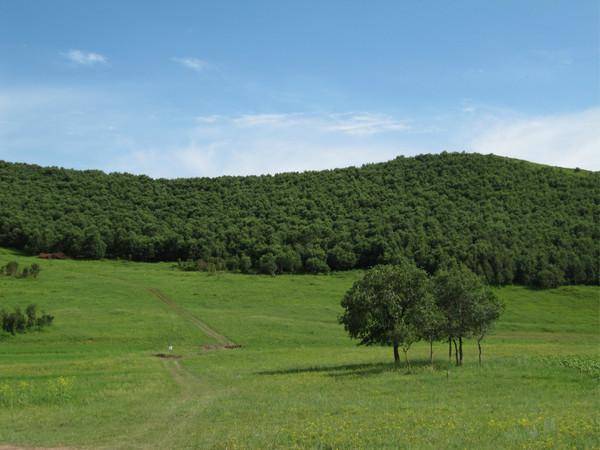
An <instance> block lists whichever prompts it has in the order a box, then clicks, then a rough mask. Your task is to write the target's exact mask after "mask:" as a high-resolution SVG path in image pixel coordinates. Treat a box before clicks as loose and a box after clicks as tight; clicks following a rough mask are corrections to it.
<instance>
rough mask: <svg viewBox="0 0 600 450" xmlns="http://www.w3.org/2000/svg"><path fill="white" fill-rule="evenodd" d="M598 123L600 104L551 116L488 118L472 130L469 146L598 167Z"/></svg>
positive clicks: (565, 164)
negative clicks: (484, 123)
mask: <svg viewBox="0 0 600 450" xmlns="http://www.w3.org/2000/svg"><path fill="white" fill-rule="evenodd" d="M598 124H600V108H592V109H588V110H586V111H581V112H575V113H571V114H562V115H553V116H540V117H525V118H518V117H513V118H496V119H492V120H489V119H488V123H487V125H486V126H483V127H482V128H480V129H479V130H478V131H474V130H473V135H472V137H471V139H470V144H469V149H470V150H472V151H475V152H478V153H493V154H495V155H502V156H508V157H511V158H518V159H525V160H528V161H532V162H537V163H540V164H548V165H553V166H560V167H568V168H575V167H580V168H582V169H587V170H600V151H599V149H600V127H599V126H598ZM479 126H481V124H479V125H478V128H479Z"/></svg>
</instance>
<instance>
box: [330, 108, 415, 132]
mask: <svg viewBox="0 0 600 450" xmlns="http://www.w3.org/2000/svg"><path fill="white" fill-rule="evenodd" d="M332 118H333V122H334V123H333V124H331V125H329V126H328V129H329V130H330V131H336V132H341V133H345V134H351V135H362V136H367V135H372V134H377V133H386V132H390V131H405V130H408V129H409V128H410V126H408V125H407V124H405V123H403V122H400V121H398V120H397V119H395V118H394V117H390V116H388V115H385V114H375V113H358V114H356V113H350V114H339V115H335V116H333V117H332Z"/></svg>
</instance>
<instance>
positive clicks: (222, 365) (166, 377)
mask: <svg viewBox="0 0 600 450" xmlns="http://www.w3.org/2000/svg"><path fill="white" fill-rule="evenodd" d="M10 260H17V261H19V262H20V263H21V264H26V265H30V264H31V263H33V262H38V263H39V264H40V265H41V267H42V271H41V274H40V277H39V278H38V279H12V278H7V277H2V278H0V305H3V306H6V307H10V308H12V307H13V306H14V305H23V306H25V305H26V304H27V303H29V302H35V303H37V304H38V306H39V307H40V308H45V309H47V311H48V312H49V313H51V314H54V315H55V316H56V319H55V323H54V325H53V326H52V327H50V328H48V329H46V330H45V331H42V332H32V333H29V334H26V335H21V336H17V337H8V338H4V339H2V338H0V443H11V444H19V445H27V446H34V445H37V446H58V445H68V446H74V447H98V448H158V447H170V448H193V447H197V448H207V447H208V448H210V447H215V448H235V447H241V446H246V447H248V446H250V447H263V448H264V447H294V446H299V447H322V448H327V447H334V448H335V447H342V448H343V447H353V448H354V447H359V446H364V447H407V446H414V447H418V448H422V447H431V448H433V447H435V448H440V447H444V448H458V447H465V446H466V447H474V446H477V447H483V448H498V447H520V446H523V445H526V446H532V445H533V446H538V447H544V446H547V447H550V446H570V447H572V446H577V447H593V446H596V447H597V446H599V442H598V433H599V423H598V419H597V410H598V407H599V406H600V405H599V403H598V398H599V396H598V394H599V387H598V380H597V379H596V378H594V377H593V376H590V375H589V374H587V373H584V372H582V371H579V370H576V369H573V368H568V367H565V366H563V365H561V364H560V361H561V359H560V358H558V357H559V356H562V355H592V356H593V357H595V358H596V361H598V357H599V353H600V352H599V345H598V344H599V335H600V333H599V330H598V314H599V304H598V288H597V287H564V288H560V289H556V290H550V291H532V290H526V289H523V288H520V287H505V288H501V289H498V290H497V293H498V295H499V296H500V297H501V298H502V299H504V300H505V301H506V303H507V311H506V313H505V314H504V316H503V317H502V320H501V323H500V324H499V326H498V328H497V330H496V333H495V334H494V335H492V336H490V337H489V338H488V339H487V340H485V341H484V364H483V365H482V366H481V367H479V366H478V365H477V363H476V361H477V350H476V345H475V343H473V342H468V343H467V346H466V349H465V350H466V360H465V366H464V367H463V368H460V369H457V368H455V367H454V366H452V364H451V363H449V362H448V358H447V346H446V345H444V344H439V345H437V346H436V348H435V351H436V356H437V370H436V371H433V372H432V371H430V370H428V369H427V357H428V349H427V347H426V345H425V344H418V345H415V346H414V348H413V349H411V351H410V353H409V355H410V356H411V357H412V360H413V364H414V365H415V367H416V370H415V373H413V374H412V375H406V373H405V370H404V369H403V368H400V369H398V368H396V367H395V366H394V365H393V364H392V363H390V361H391V360H392V352H391V350H390V349H389V348H358V347H356V346H355V345H354V343H353V342H351V341H349V340H348V338H347V336H346V335H345V333H344V331H343V329H342V328H341V327H340V326H339V325H338V324H337V323H336V315H337V314H338V312H340V306H339V302H340V300H341V297H342V296H343V293H344V292H345V291H346V290H347V289H348V288H349V287H350V285H351V284H352V282H353V280H354V277H355V276H356V274H352V273H346V274H342V275H332V276H295V277H292V276H289V277H288V276H278V277H275V278H271V277H264V276H243V275H232V274H222V275H217V276H207V275H205V274H198V273H184V272H179V271H176V270H172V269H171V267H170V265H169V264H141V263H125V262H118V261H102V262H75V261H43V260H37V259H35V258H28V257H22V256H20V255H19V254H15V253H13V252H11V251H8V250H0V266H1V265H4V264H6V262H8V261H10ZM147 288H150V289H156V290H158V291H159V292H160V293H161V294H163V295H164V296H166V297H168V298H169V299H170V300H172V301H173V302H175V303H176V304H177V305H179V306H180V307H182V308H184V309H185V310H186V311H188V312H189V313H191V314H193V315H194V316H195V317H197V318H200V319H201V320H202V321H203V322H205V323H206V324H208V325H209V326H210V327H211V328H212V329H213V330H215V331H216V332H218V333H221V334H222V335H225V336H226V337H227V338H229V339H230V340H232V341H234V342H236V343H238V344H242V345H244V348H241V349H234V350H226V351H219V350H217V351H207V350H202V348H201V347H202V346H204V345H210V344H213V343H214V341H215V340H214V338H211V337H208V336H206V335H205V334H204V333H202V332H201V331H200V329H199V328H198V327H197V326H195V325H194V323H192V322H191V321H190V320H189V319H188V318H186V317H184V316H182V315H181V314H180V313H179V312H178V311H176V310H174V309H173V308H171V307H169V305H167V304H165V303H164V302H162V301H160V300H159V299H158V298H157V297H156V296H155V295H153V293H152V292H150V291H148V290H147ZM168 345H173V346H174V350H173V353H176V354H179V355H183V356H184V358H183V359H180V360H173V359H170V360H164V359H159V358H154V357H152V355H154V354H156V353H162V352H164V353H167V352H168V350H167V348H168ZM538 355H548V356H550V357H549V358H542V357H538ZM596 364H597V362H596ZM447 370H449V377H447ZM61 377H62V378H61ZM70 377H75V378H74V379H73V378H70Z"/></svg>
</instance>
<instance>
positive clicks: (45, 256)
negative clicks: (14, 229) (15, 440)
mask: <svg viewBox="0 0 600 450" xmlns="http://www.w3.org/2000/svg"><path fill="white" fill-rule="evenodd" d="M38 258H42V259H69V257H68V256H67V255H65V254H64V253H63V252H54V253H40V254H39V255H38ZM1 449H2V447H0V450H1Z"/></svg>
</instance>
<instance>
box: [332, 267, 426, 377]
mask: <svg viewBox="0 0 600 450" xmlns="http://www.w3.org/2000/svg"><path fill="white" fill-rule="evenodd" d="M428 283H429V282H428V276H427V273H426V272H425V271H423V270H421V269H418V268H417V267H416V266H415V265H414V264H413V263H408V262H404V263H403V264H402V265H399V266H391V265H386V266H381V265H380V266H375V267H374V268H372V269H371V270H369V271H368V272H367V273H366V274H365V276H364V277H363V278H362V279H360V280H358V281H357V282H355V283H354V285H353V286H352V287H351V288H350V290H348V292H346V295H345V296H344V299H343V300H342V307H343V308H344V310H345V311H344V312H343V313H342V314H341V315H340V316H339V322H340V323H341V324H343V325H344V329H345V330H346V331H347V332H348V334H349V335H350V337H351V338H353V339H360V342H359V345H373V344H377V345H389V346H393V348H394V361H395V362H396V363H398V362H399V361H400V355H399V352H398V349H399V347H402V350H403V351H404V356H405V358H406V363H407V366H408V369H409V371H410V361H409V360H408V355H407V352H408V349H409V348H410V346H411V344H412V343H413V342H415V341H417V340H418V339H419V330H418V325H417V322H416V313H417V305H418V304H419V303H421V302H423V301H424V299H426V298H427V297H428V296H429V295H430V293H429V285H428Z"/></svg>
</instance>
